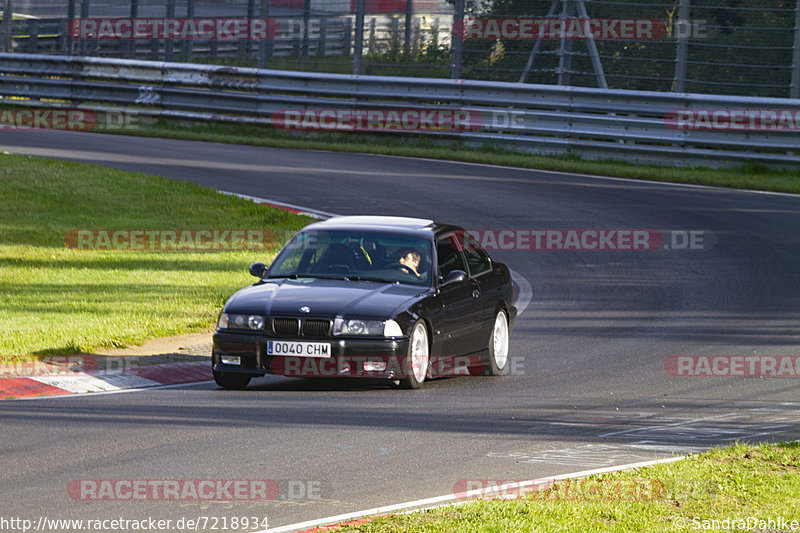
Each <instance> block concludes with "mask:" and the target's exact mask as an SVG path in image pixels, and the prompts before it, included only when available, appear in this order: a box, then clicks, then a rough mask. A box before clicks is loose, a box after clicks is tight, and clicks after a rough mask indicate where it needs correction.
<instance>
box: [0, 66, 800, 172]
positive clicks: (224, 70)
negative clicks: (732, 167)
mask: <svg viewBox="0 0 800 533" xmlns="http://www.w3.org/2000/svg"><path fill="white" fill-rule="evenodd" d="M0 95H1V96H2V97H3V99H2V101H0V102H2V103H3V104H6V105H15V106H27V107H47V108H53V107H61V108H80V109H88V110H95V111H124V112H127V113H134V114H138V115H143V116H155V117H173V118H183V119H193V120H201V121H224V122H233V123H250V124H254V123H258V124H270V123H271V120H270V119H271V117H272V116H273V115H274V114H276V113H278V112H281V111H285V110H308V109H316V110H322V109H344V110H376V109H380V110H387V109H393V110H398V111H402V110H428V111H437V110H438V111H447V110H468V111H469V112H470V113H474V114H476V116H480V117H482V119H481V120H480V122H479V123H477V124H473V125H472V126H471V127H469V128H467V129H465V130H458V131H456V130H444V131H440V130H420V131H416V132H410V133H409V132H397V131H393V132H390V133H391V134H406V135H408V134H411V135H424V136H431V137H437V138H444V139H460V140H462V141H465V142H467V143H470V144H476V145H480V144H491V145H499V146H504V147H513V148H516V149H519V150H522V151H526V152H533V153H546V154H565V153H572V154H577V155H579V156H581V157H585V158H590V159H622V160H628V161H633V160H635V161H643V162H650V163H661V164H671V165H689V164H699V165H706V166H708V165H711V166H719V165H725V164H731V163H739V164H741V163H745V162H756V163H764V164H776V165H791V166H795V165H800V132H798V129H794V130H792V129H791V128H788V129H783V130H780V131H777V130H776V131H747V130H730V131H702V130H678V129H671V128H669V127H667V124H666V121H665V117H666V116H667V114H668V113H669V112H671V111H675V110H697V109H728V110H757V109H761V110H773V111H776V112H778V113H780V112H781V111H787V112H791V113H792V116H793V117H796V122H795V126H796V127H797V128H800V100H798V99H778V98H747V97H731V96H713V95H698V94H674V93H659V92H645V91H622V90H601V89H591V88H577V87H559V86H553V85H531V84H519V83H499V82H480V81H467V80H447V79H427V78H396V77H379V76H349V75H333V74H319V73H309V72H289V71H277V70H260V69H252V68H231V67H219V66H206V65H194V64H187V63H164V62H151V61H139V60H123V59H109V58H93V57H64V56H42V55H31V54H0ZM510 117H511V118H513V119H514V120H509V118H510Z"/></svg>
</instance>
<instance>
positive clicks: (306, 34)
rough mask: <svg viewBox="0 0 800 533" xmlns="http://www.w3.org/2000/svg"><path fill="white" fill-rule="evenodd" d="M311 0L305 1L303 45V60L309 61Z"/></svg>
mask: <svg viewBox="0 0 800 533" xmlns="http://www.w3.org/2000/svg"><path fill="white" fill-rule="evenodd" d="M310 25H311V0H304V1H303V42H302V45H301V48H302V55H303V59H308V38H309V34H310V32H311V28H309V26H310Z"/></svg>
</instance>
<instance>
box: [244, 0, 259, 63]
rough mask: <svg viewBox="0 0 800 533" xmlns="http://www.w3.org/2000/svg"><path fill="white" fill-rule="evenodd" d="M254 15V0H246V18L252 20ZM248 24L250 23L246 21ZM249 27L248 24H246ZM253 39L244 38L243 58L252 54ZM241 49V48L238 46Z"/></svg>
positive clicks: (248, 57) (246, 58) (247, 58)
mask: <svg viewBox="0 0 800 533" xmlns="http://www.w3.org/2000/svg"><path fill="white" fill-rule="evenodd" d="M255 16H256V0H247V20H248V21H250V20H253V19H254V18H255ZM248 24H250V23H249V22H248ZM248 27H249V26H248ZM252 48H253V41H251V40H249V39H248V40H246V41H245V42H244V58H245V60H249V59H250V57H252V55H253V50H252ZM240 50H241V48H240Z"/></svg>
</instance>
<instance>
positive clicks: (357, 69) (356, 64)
mask: <svg viewBox="0 0 800 533" xmlns="http://www.w3.org/2000/svg"><path fill="white" fill-rule="evenodd" d="M365 3H366V2H365V1H364V0H356V35H355V40H354V42H353V75H354V76H360V75H361V56H362V54H363V52H364V11H365Z"/></svg>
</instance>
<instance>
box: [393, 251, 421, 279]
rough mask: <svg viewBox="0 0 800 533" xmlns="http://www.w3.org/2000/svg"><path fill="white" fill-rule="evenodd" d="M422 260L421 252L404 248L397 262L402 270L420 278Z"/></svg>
mask: <svg viewBox="0 0 800 533" xmlns="http://www.w3.org/2000/svg"><path fill="white" fill-rule="evenodd" d="M420 259H421V256H420V255H419V252H417V251H416V250H415V249H413V248H403V249H402V250H400V253H398V255H397V262H398V263H400V265H401V267H400V270H403V271H404V272H407V273H409V274H413V275H414V276H416V277H420V274H419V272H417V269H418V268H419V261H420Z"/></svg>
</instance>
